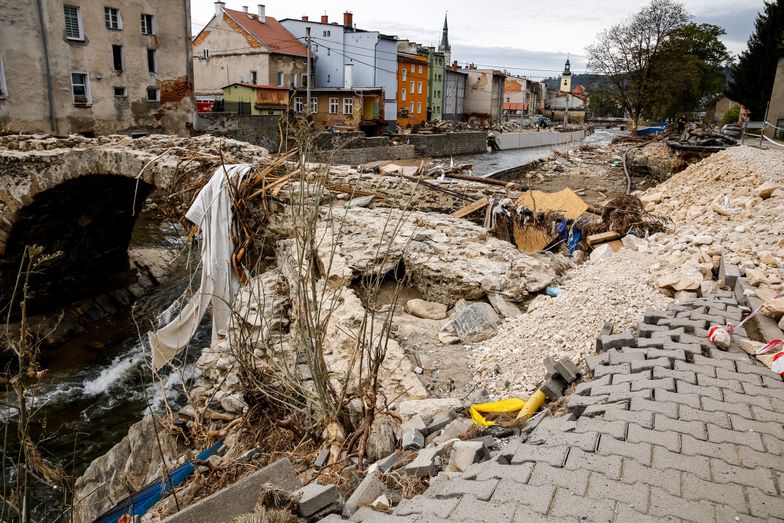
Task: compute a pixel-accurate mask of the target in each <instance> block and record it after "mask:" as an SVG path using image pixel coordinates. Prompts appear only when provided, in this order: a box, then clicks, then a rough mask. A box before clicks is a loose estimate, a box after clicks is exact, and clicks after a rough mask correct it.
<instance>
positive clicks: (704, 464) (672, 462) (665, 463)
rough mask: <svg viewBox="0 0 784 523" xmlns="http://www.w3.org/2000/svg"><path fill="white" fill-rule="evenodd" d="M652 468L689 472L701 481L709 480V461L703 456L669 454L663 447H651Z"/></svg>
mask: <svg viewBox="0 0 784 523" xmlns="http://www.w3.org/2000/svg"><path fill="white" fill-rule="evenodd" d="M653 467H654V468H657V469H674V470H680V471H681V472H689V473H691V474H694V475H695V476H698V477H700V478H702V479H706V480H708V479H711V475H710V461H709V458H707V457H705V456H687V455H685V454H678V453H677V452H670V451H669V450H667V449H666V448H664V447H657V446H654V447H653Z"/></svg>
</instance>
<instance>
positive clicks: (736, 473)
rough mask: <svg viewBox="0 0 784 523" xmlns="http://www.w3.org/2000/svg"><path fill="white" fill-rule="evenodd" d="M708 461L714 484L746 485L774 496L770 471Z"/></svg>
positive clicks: (718, 461)
mask: <svg viewBox="0 0 784 523" xmlns="http://www.w3.org/2000/svg"><path fill="white" fill-rule="evenodd" d="M710 461H711V472H712V473H713V481H715V482H716V483H731V484H737V485H746V486H747V487H755V488H758V489H760V490H761V491H763V492H765V493H767V494H770V495H776V484H775V483H774V482H773V474H772V473H771V472H770V469H767V468H756V469H747V468H745V467H738V466H735V465H730V464H728V463H725V462H724V461H722V460H719V459H716V458H711V460H710ZM782 515H784V514H782Z"/></svg>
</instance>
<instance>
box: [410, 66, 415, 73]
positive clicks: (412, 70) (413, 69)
mask: <svg viewBox="0 0 784 523" xmlns="http://www.w3.org/2000/svg"><path fill="white" fill-rule="evenodd" d="M415 67H416V66H415V65H414V64H411V72H412V73H413V72H414V71H415V70H416V69H415Z"/></svg>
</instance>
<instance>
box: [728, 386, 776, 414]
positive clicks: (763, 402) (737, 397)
mask: <svg viewBox="0 0 784 523" xmlns="http://www.w3.org/2000/svg"><path fill="white" fill-rule="evenodd" d="M724 401H726V402H728V403H740V404H744V405H746V404H747V405H749V406H751V405H756V406H758V407H762V408H763V409H768V410H773V402H772V401H771V400H770V398H768V397H767V396H755V395H753V394H739V393H737V392H733V391H731V390H726V391H724Z"/></svg>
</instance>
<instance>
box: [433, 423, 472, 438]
mask: <svg viewBox="0 0 784 523" xmlns="http://www.w3.org/2000/svg"><path fill="white" fill-rule="evenodd" d="M473 425H474V422H473V421H471V420H470V419H467V418H458V419H456V420H453V421H451V422H450V423H449V425H447V426H446V427H444V429H443V430H442V431H441V433H440V434H439V435H438V436H436V437H435V438H433V443H436V444H441V443H444V442H447V441H449V440H450V439H455V438H459V437H460V436H462V435H463V434H465V433H466V431H467V430H468V429H470V428H471V427H472V426H473Z"/></svg>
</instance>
